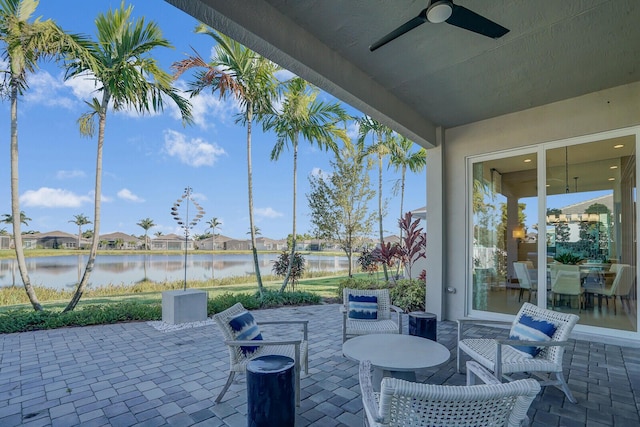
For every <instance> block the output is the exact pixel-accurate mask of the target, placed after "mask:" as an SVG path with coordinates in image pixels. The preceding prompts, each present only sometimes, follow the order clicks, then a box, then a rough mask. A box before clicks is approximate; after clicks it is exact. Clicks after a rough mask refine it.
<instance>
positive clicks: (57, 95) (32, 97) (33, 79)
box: [24, 71, 75, 109]
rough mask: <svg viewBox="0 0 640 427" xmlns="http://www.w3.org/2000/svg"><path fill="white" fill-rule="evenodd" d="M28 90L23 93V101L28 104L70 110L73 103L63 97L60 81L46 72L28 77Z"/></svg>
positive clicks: (62, 87) (71, 100) (70, 99)
mask: <svg viewBox="0 0 640 427" xmlns="http://www.w3.org/2000/svg"><path fill="white" fill-rule="evenodd" d="M28 83H29V90H28V91H26V92H25V97H24V99H25V101H28V102H29V103H30V104H40V105H46V106H48V107H63V108H67V109H70V108H72V107H73V106H74V104H75V101H74V100H73V99H72V98H69V97H67V96H64V95H63V94H62V91H63V90H64V86H63V84H62V79H60V78H56V77H54V76H52V75H51V74H49V73H48V72H46V71H39V72H37V73H34V74H32V75H30V76H29V78H28Z"/></svg>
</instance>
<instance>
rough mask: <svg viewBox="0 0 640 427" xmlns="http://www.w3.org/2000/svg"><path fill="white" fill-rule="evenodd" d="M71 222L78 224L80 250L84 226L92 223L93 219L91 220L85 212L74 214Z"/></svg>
mask: <svg viewBox="0 0 640 427" xmlns="http://www.w3.org/2000/svg"><path fill="white" fill-rule="evenodd" d="M69 222H72V223H74V224H75V225H77V226H78V250H79V249H80V238H81V237H82V226H83V225H87V224H91V221H89V218H87V217H86V216H85V215H84V214H78V215H74V216H73V219H72V220H70V221H69Z"/></svg>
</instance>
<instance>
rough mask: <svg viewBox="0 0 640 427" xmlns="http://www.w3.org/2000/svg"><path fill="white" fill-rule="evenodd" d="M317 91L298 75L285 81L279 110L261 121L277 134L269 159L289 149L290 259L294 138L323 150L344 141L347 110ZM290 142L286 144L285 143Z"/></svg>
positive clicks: (295, 166)
mask: <svg viewBox="0 0 640 427" xmlns="http://www.w3.org/2000/svg"><path fill="white" fill-rule="evenodd" d="M318 93H319V91H318V90H317V89H316V88H314V87H312V86H310V85H309V84H308V83H307V82H306V81H304V80H303V79H301V78H300V77H294V78H293V79H291V80H290V81H289V82H287V84H286V87H285V91H284V102H283V105H282V109H281V111H279V112H277V113H274V114H270V115H268V116H267V118H266V120H265V122H264V129H265V130H273V131H275V133H276V135H277V140H276V145H275V146H274V147H273V150H272V151H271V160H278V159H279V158H280V155H281V154H282V152H283V151H284V149H285V148H291V150H292V151H293V234H292V236H293V239H292V244H291V248H290V251H291V255H290V256H289V259H290V260H293V259H294V255H295V252H296V196H297V182H298V181H297V175H298V142H299V140H300V138H302V139H304V140H306V141H307V142H309V143H310V144H312V145H313V144H316V145H317V146H318V147H319V148H321V149H324V150H331V151H333V152H334V153H336V154H337V153H338V149H339V147H338V144H337V143H336V140H338V139H340V140H342V141H347V132H346V130H345V129H344V128H340V127H338V123H340V122H345V121H346V120H347V119H348V116H347V113H346V112H345V111H344V109H343V108H342V107H341V106H340V104H338V103H325V102H320V101H318V100H317V97H318ZM289 146H290V147H289ZM292 265H293V262H290V263H289V264H288V266H287V272H286V274H285V275H284V281H283V283H282V287H281V288H280V291H281V292H282V291H284V290H285V289H286V287H287V284H288V282H289V277H290V276H291V267H292Z"/></svg>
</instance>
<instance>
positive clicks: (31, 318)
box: [0, 302, 162, 334]
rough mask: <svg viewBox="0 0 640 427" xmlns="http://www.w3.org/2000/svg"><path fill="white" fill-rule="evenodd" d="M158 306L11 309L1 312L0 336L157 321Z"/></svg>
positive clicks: (138, 304) (160, 313)
mask: <svg viewBox="0 0 640 427" xmlns="http://www.w3.org/2000/svg"><path fill="white" fill-rule="evenodd" d="M161 318H162V307H161V305H160V304H140V303H135V302H120V303H115V304H104V305H85V306H81V307H78V308H77V309H76V310H74V311H70V312H67V313H62V312H58V311H48V310H47V311H33V310H26V309H25V310H11V311H7V312H4V313H0V333H4V334H8V333H13V332H24V331H36V330H40V329H55V328H62V327H68V326H89V325H104V324H109V323H117V322H130V321H135V320H160V319H161Z"/></svg>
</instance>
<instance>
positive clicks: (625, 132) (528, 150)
mask: <svg viewBox="0 0 640 427" xmlns="http://www.w3.org/2000/svg"><path fill="white" fill-rule="evenodd" d="M623 136H634V137H635V156H636V159H637V161H636V166H635V168H636V182H635V188H636V194H637V189H638V184H639V181H640V161H638V160H640V157H639V156H638V155H639V154H640V126H633V127H628V128H622V129H616V130H611V131H605V132H599V133H593V134H589V135H583V136H579V137H573V138H567V139H561V140H555V141H547V142H543V143H540V144H536V145H532V146H525V147H518V148H513V149H507V150H501V151H495V152H492V153H486V154H481V155H474V156H468V157H467V159H466V161H467V164H466V185H467V194H466V204H467V208H466V221H467V227H466V242H465V245H466V249H465V253H466V259H465V267H466V286H465V295H466V297H465V313H466V315H468V316H472V317H477V318H484V319H496V320H509V321H510V320H512V319H513V315H510V314H505V313H497V312H490V311H482V310H474V309H473V298H472V294H473V289H472V287H473V236H474V233H473V228H474V212H473V165H474V164H475V163H478V162H484V161H489V160H497V159H501V158H506V157H513V156H518V155H524V154H535V155H536V156H537V184H538V185H537V186H538V194H537V198H538V212H537V215H538V221H537V223H538V224H546V212H547V191H546V180H547V179H546V176H547V161H546V153H547V151H548V150H550V149H557V148H562V147H566V146H572V145H580V144H586V143H590V142H596V141H599V140H606V139H611V138H616V137H623ZM635 202H636V204H637V202H638V200H637V197H636V200H635ZM635 223H636V229H635V242H636V248H637V249H638V248H639V243H640V209H638V208H636V210H635ZM540 235H541V231H540V230H538V242H537V251H538V254H537V256H538V266H539V268H538V283H546V280H547V278H546V270H547V256H546V252H547V247H546V239H545V238H540ZM635 262H636V266H638V267H640V250H636V260H635ZM636 271H637V272H636V275H637V276H638V277H640V268H638V270H636ZM636 286H637V287H638V288H640V280H637V284H636ZM638 293H639V294H640V292H638ZM535 303H536V304H537V305H538V306H540V307H546V303H547V289H546V286H539V287H538V292H537V301H536V302H535ZM639 315H640V304H639V303H638V300H636V331H635V332H633V331H622V330H618V329H611V328H604V327H597V326H589V325H580V324H578V325H576V327H575V330H576V332H586V333H595V334H598V335H606V336H610V337H614V338H622V339H633V340H634V341H638V340H640V316H639Z"/></svg>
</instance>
